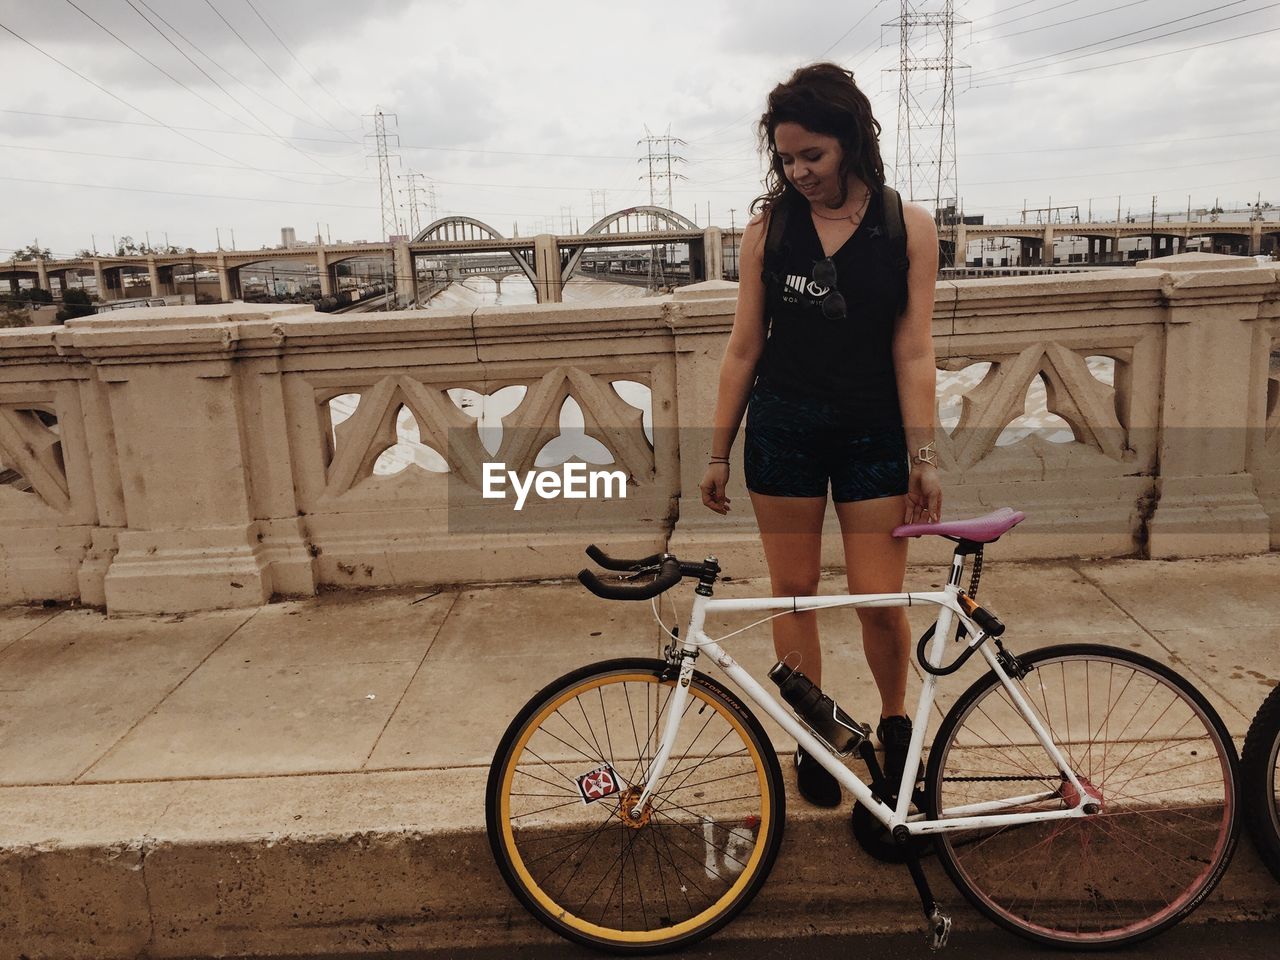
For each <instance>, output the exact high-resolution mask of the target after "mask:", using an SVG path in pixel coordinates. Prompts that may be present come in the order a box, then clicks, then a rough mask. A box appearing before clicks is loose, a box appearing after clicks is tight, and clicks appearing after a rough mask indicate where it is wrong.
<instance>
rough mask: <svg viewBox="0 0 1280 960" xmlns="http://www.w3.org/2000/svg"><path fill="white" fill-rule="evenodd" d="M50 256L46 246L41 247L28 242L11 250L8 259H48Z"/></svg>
mask: <svg viewBox="0 0 1280 960" xmlns="http://www.w3.org/2000/svg"><path fill="white" fill-rule="evenodd" d="M52 256H53V255H52V254H51V253H49V248H48V247H44V248H43V249H42V248H40V247H38V246H36V245H35V244H34V243H28V244H27V245H26V246H25V247H20V248H18V249H17V250H15V251H13V256H11V257H10V258H9V259H10V260H14V261H30V260H50V259H52Z"/></svg>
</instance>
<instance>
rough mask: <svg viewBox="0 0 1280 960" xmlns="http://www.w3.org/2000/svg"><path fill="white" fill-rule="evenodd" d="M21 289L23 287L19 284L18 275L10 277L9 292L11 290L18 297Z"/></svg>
mask: <svg viewBox="0 0 1280 960" xmlns="http://www.w3.org/2000/svg"><path fill="white" fill-rule="evenodd" d="M21 290H22V287H20V286H19V285H18V278H17V277H10V278H9V292H10V293H11V294H13V295H14V296H15V297H16V296H17V295H18V294H19V292H21Z"/></svg>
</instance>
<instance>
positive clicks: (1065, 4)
mask: <svg viewBox="0 0 1280 960" xmlns="http://www.w3.org/2000/svg"><path fill="white" fill-rule="evenodd" d="M1079 2H1080V0H1065V2H1063V3H1060V4H1058V5H1057V7H1056V8H1055V9H1057V10H1061V9H1062V8H1063V7H1070V6H1072V5H1074V4H1077V3H1079ZM1018 6H1021V4H1019V5H1018ZM1009 9H1010V10H1012V9H1015V8H1014V7H1010V8H1009ZM1050 12H1051V11H1049V10H1037V11H1035V12H1034V13H1024V14H1023V15H1022V16H1020V17H1013V18H1011V19H1009V20H999V21H997V22H996V23H993V24H991V25H990V26H987V27H979V28H978V29H977V31H975V32H977V33H986V32H987V31H988V30H995V29H996V28H997V27H1006V26H1008V25H1009V24H1011V23H1018V22H1019V21H1022V20H1030V19H1031V18H1032V17H1039V16H1043V15H1044V14H1046V13H1050ZM1103 12H1105V11H1103ZM978 19H982V18H978ZM975 22H976V21H975ZM988 39H991V38H990V37H988ZM984 42H985V41H983V40H979V41H978V43H984Z"/></svg>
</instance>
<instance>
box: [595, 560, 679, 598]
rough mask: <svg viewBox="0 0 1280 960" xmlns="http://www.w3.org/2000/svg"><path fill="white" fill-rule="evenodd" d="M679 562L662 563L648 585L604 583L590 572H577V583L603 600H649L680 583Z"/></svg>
mask: <svg viewBox="0 0 1280 960" xmlns="http://www.w3.org/2000/svg"><path fill="white" fill-rule="evenodd" d="M680 576H681V575H680V562H679V561H678V560H676V559H675V558H674V557H672V558H670V559H668V560H665V561H663V563H662V569H661V571H660V572H659V573H658V575H657V576H656V577H654V578H653V579H652V580H650V581H649V582H648V583H634V584H632V583H617V584H614V583H605V582H604V581H603V580H601V579H600V578H599V577H597V576H596V575H595V574H594V573H592V572H591V571H590V570H585V569H584V570H581V571H579V572H578V580H579V582H580V583H581V584H582V585H583V586H584V587H586V588H587V589H588V590H590V591H591V592H592V593H594V594H595V595H596V596H597V597H600V598H601V599H604V600H651V599H652V598H654V597H656V596H657V595H658V594H660V593H662V592H663V591H664V590H669V589H670V588H671V587H674V586H675V585H676V584H677V583H679V582H680Z"/></svg>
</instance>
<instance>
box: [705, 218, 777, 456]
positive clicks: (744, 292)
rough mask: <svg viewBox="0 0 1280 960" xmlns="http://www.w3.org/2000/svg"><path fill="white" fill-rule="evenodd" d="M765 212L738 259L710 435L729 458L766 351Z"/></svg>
mask: <svg viewBox="0 0 1280 960" xmlns="http://www.w3.org/2000/svg"><path fill="white" fill-rule="evenodd" d="M763 219H764V218H763V215H761V216H758V217H756V218H755V219H753V220H752V221H751V222H750V223H748V224H747V225H746V227H745V228H744V229H743V231H742V249H741V251H740V254H739V260H738V305H737V308H736V310H735V311H734V314H733V331H732V332H731V333H730V334H729V345H728V347H726V348H725V352H724V359H723V360H722V361H721V362H720V389H719V393H718V395H717V397H716V413H715V420H714V421H713V422H714V424H715V430H714V431H713V433H712V437H711V451H710V452H711V456H713V457H727V456H729V450H730V448H731V447H732V446H733V440H734V437H736V436H737V434H738V426H739V425H740V424H741V422H742V414H743V412H744V411H745V410H746V408H747V398H748V396H749V395H750V393H751V384H752V382H753V381H754V379H755V373H756V365H757V364H758V363H759V362H760V355H761V354H762V353H763V352H764V341H765V318H764V302H765V290H764V281H763V280H762V279H761V277H760V273H761V270H762V269H763V266H764V223H763Z"/></svg>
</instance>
